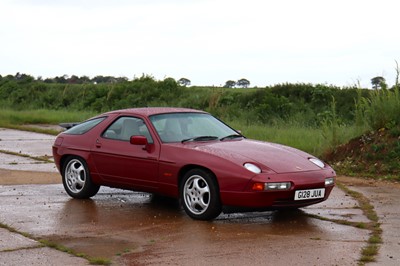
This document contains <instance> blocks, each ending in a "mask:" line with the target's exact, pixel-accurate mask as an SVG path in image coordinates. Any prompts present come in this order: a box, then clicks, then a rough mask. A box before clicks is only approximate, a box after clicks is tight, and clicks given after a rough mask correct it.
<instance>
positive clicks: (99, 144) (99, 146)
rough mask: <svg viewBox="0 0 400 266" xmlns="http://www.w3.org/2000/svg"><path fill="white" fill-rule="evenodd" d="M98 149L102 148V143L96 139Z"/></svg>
mask: <svg viewBox="0 0 400 266" xmlns="http://www.w3.org/2000/svg"><path fill="white" fill-rule="evenodd" d="M96 148H101V142H100V140H99V139H96Z"/></svg>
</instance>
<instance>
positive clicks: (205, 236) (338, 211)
mask: <svg viewBox="0 0 400 266" xmlns="http://www.w3.org/2000/svg"><path fill="white" fill-rule="evenodd" d="M53 140H54V137H53V136H48V135H43V134H37V133H29V132H21V131H16V130H3V129H0V150H3V151H4V150H9V151H13V152H15V153H19V154H29V155H30V156H45V155H46V156H50V155H51V145H52V142H53ZM21 170H25V171H21ZM26 171H27V172H29V173H32V172H35V174H33V175H30V179H29V180H30V181H31V182H29V185H27V184H13V182H12V178H11V177H13V178H17V177H18V174H19V173H20V175H21V176H24V175H26V173H27V172H26ZM45 175H49V176H48V177H46V178H47V179H46V180H48V181H47V182H45V183H46V184H35V178H36V179H40V178H41V177H42V176H45ZM10 179H11V180H10ZM7 180H8V183H7V182H5V181H7ZM60 181H61V178H60V176H59V174H58V173H57V171H56V169H55V167H54V165H53V164H51V163H50V164H49V163H39V164H38V163H37V161H35V160H33V159H30V158H23V157H20V156H16V155H10V154H4V153H0V184H3V185H0V223H1V224H3V227H6V228H0V265H24V264H27V263H29V264H30V265H88V264H89V262H88V260H86V259H84V258H79V257H76V256H73V255H70V254H68V253H65V252H61V251H57V250H55V249H52V248H48V247H44V246H43V245H41V244H40V243H39V242H38V240H40V239H45V240H46V241H49V242H52V243H57V244H59V245H62V246H65V247H67V248H68V249H70V250H73V251H74V253H75V254H78V253H80V254H85V255H86V256H88V257H92V258H93V257H101V258H106V259H108V260H110V261H111V263H112V265H166V264H173V265H248V264H252V265H300V264H308V265H357V264H358V259H359V258H360V256H361V255H360V252H361V249H362V248H363V247H365V246H366V241H367V239H368V237H369V233H370V232H369V231H368V230H365V229H359V228H356V227H354V226H349V225H342V224H340V223H338V222H334V220H345V221H350V222H357V223H368V222H369V220H368V219H367V218H366V217H365V216H364V215H363V213H362V211H361V210H360V208H359V206H358V203H357V201H355V200H354V199H353V198H351V197H350V196H349V195H346V194H345V193H344V192H343V191H341V190H340V189H338V188H335V189H334V190H333V192H332V194H331V197H330V198H329V199H328V200H327V201H325V202H323V203H320V204H317V205H313V206H310V207H307V208H303V209H301V210H298V211H288V212H277V211H275V212H250V213H234V214H221V215H220V216H219V217H218V218H217V219H215V220H214V221H211V222H202V221H194V220H192V219H190V218H189V217H188V216H187V215H186V214H185V213H184V212H183V210H182V209H181V208H180V206H179V203H178V202H177V201H176V200H172V199H168V198H163V197H157V196H153V195H151V194H147V193H140V192H132V191H124V190H117V189H111V188H106V187H102V188H101V190H100V191H99V193H98V194H97V195H96V196H95V197H93V198H92V199H91V200H75V199H71V198H70V197H69V196H68V195H67V194H66V193H65V191H64V190H63V187H62V185H61V182H60ZM5 183H6V184H7V185H4V184H5ZM37 183H41V182H39V181H38V182H37ZM351 188H352V189H354V190H359V191H360V192H362V193H366V194H367V195H371V199H372V200H373V203H374V204H375V202H376V208H377V213H378V215H379V217H380V219H381V220H382V229H383V238H384V244H383V245H382V247H381V252H380V253H379V255H378V258H377V259H378V261H377V263H376V265H399V264H400V263H399V262H400V256H399V254H398V253H399V252H398V250H399V248H400V242H399V240H398V239H400V238H399V233H398V232H400V230H398V229H399V224H400V221H399V218H398V217H399V213H400V210H398V208H397V209H396V207H394V206H396V204H394V203H393V201H391V200H390V198H391V197H392V196H393V195H397V196H398V195H400V193H398V192H399V191H398V190H396V189H395V188H393V187H390V186H388V188H387V189H386V190H385V191H383V192H379V193H377V191H382V189H381V188H380V187H362V186H352V187H351ZM393 197H394V196H393ZM397 199H398V198H396V200H397ZM397 202H398V201H397ZM392 205H393V206H392ZM8 227H9V228H13V229H15V230H17V231H18V233H14V232H11V231H10V230H9V229H8ZM393 230H394V231H393ZM21 233H26V234H25V236H24V235H22V234H21ZM385 243H386V244H385Z"/></svg>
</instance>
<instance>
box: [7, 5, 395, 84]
mask: <svg viewBox="0 0 400 266" xmlns="http://www.w3.org/2000/svg"><path fill="white" fill-rule="evenodd" d="M0 12H1V15H0V75H3V76H4V75H7V74H12V75H15V74H16V73H17V72H20V73H26V74H30V75H32V76H35V77H38V76H42V77H44V78H46V77H55V76H62V75H64V74H67V75H69V76H71V75H73V74H74V75H78V76H83V75H86V76H89V77H94V76H96V75H112V76H116V77H119V76H124V77H127V78H129V79H132V78H134V77H140V76H141V75H142V74H143V73H144V74H148V75H152V76H154V77H155V78H156V79H158V80H162V79H164V78H166V77H172V78H175V79H176V80H178V79H180V78H182V77H185V78H188V79H189V80H191V82H192V85H210V86H211V85H215V86H219V85H224V84H225V82H226V81H227V80H235V81H236V80H238V79H241V78H246V79H248V80H249V81H250V84H251V86H259V87H262V86H267V85H274V84H278V83H285V82H291V83H296V82H305V83H314V84H316V83H324V84H333V85H338V86H350V85H353V84H356V83H357V81H360V82H361V85H362V86H363V87H371V85H370V80H371V78H373V77H375V76H383V77H384V78H385V79H386V80H387V83H388V84H389V85H393V84H394V81H395V76H396V72H395V67H396V62H395V60H397V61H398V62H399V64H400V2H399V1H398V0H380V1H371V0H274V1H270V0H241V1H236V0H186V1H184V0H165V1H162V0H131V1H128V0H113V1H108V0H107V1H106V0H87V1H85V0H81V1H78V0H59V1H57V0H36V1H35V0H0Z"/></svg>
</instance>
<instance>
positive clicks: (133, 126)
mask: <svg viewBox="0 0 400 266" xmlns="http://www.w3.org/2000/svg"><path fill="white" fill-rule="evenodd" d="M102 136H103V137H104V138H107V139H115V140H123V141H129V139H130V138H131V136H145V137H146V138H147V141H148V142H149V143H153V138H152V137H151V135H150V132H149V129H148V128H147V126H146V124H145V123H144V121H143V120H142V119H140V118H137V117H130V116H122V117H119V118H118V119H117V120H115V121H114V122H113V123H112V124H111V125H110V126H109V127H108V128H107V129H106V130H105V131H104V133H103V135H102Z"/></svg>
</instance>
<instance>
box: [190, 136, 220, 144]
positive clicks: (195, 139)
mask: <svg viewBox="0 0 400 266" xmlns="http://www.w3.org/2000/svg"><path fill="white" fill-rule="evenodd" d="M216 139H218V137H216V136H199V137H194V138H189V139H184V140H182V143H184V142H187V141H207V140H216Z"/></svg>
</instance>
